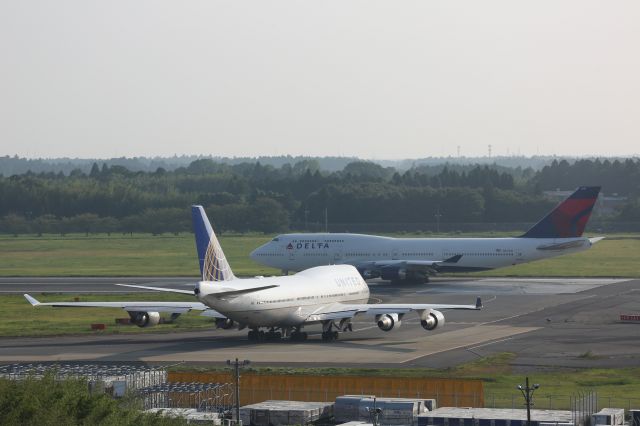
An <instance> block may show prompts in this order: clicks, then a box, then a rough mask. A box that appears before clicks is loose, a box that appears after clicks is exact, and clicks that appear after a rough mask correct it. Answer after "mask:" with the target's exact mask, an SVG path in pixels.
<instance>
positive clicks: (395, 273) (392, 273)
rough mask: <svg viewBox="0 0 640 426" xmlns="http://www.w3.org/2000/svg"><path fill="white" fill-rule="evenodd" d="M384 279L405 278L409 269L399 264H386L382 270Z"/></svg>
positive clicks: (381, 273)
mask: <svg viewBox="0 0 640 426" xmlns="http://www.w3.org/2000/svg"><path fill="white" fill-rule="evenodd" d="M380 277H381V278H382V279H383V280H404V279H406V278H407V270H406V269H403V268H398V267H397V266H385V267H384V268H382V270H381V271H380Z"/></svg>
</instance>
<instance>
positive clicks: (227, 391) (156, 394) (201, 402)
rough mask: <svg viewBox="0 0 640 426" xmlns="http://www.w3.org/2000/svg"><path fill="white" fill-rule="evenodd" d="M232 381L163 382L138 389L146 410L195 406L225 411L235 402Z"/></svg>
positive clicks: (211, 410) (213, 410) (212, 410)
mask: <svg viewBox="0 0 640 426" xmlns="http://www.w3.org/2000/svg"><path fill="white" fill-rule="evenodd" d="M233 391H234V387H233V385H232V384H231V383H196V382H192V383H176V382H173V383H162V384H158V385H154V386H149V387H145V388H142V389H138V390H137V394H138V395H139V396H140V397H141V398H142V404H143V407H144V409H145V410H149V409H153V408H195V409H196V410H198V411H204V412H217V413H223V412H225V411H228V410H230V409H231V408H232V407H233V406H234V403H235V401H234V400H235V398H234V392H233Z"/></svg>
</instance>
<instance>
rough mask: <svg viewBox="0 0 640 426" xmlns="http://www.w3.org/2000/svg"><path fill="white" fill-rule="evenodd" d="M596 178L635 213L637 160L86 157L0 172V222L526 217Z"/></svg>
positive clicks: (21, 226) (118, 225)
mask: <svg viewBox="0 0 640 426" xmlns="http://www.w3.org/2000/svg"><path fill="white" fill-rule="evenodd" d="M580 185H602V186H603V187H604V191H605V192H607V193H608V194H611V193H617V194H619V195H621V196H626V197H628V202H627V203H626V204H625V205H624V206H623V207H622V208H621V209H620V211H619V212H616V215H617V216H616V217H614V218H613V219H615V218H619V219H621V220H627V221H640V214H639V213H638V211H639V210H640V209H638V206H639V202H638V196H639V195H640V161H638V160H631V159H629V160H625V161H617V160H616V161H609V160H603V161H601V160H579V161H576V162H574V163H572V164H570V163H568V162H567V161H564V160H562V161H553V162H552V163H551V164H549V165H548V166H545V167H544V168H542V169H541V170H539V171H537V172H536V171H533V170H530V169H529V170H527V169H524V170H523V169H521V168H519V167H518V168H515V169H509V168H505V167H497V166H495V167H493V166H488V165H476V166H459V165H444V166H443V167H441V168H437V169H434V168H433V167H427V168H425V167H424V166H417V167H413V168H411V169H409V170H406V171H404V172H400V171H398V170H396V169H395V168H393V167H384V166H381V165H379V164H375V163H372V162H365V161H355V162H351V163H349V164H347V165H346V166H345V167H344V168H343V169H342V170H339V171H334V172H328V171H325V170H322V169H321V168H320V165H319V163H318V162H317V161H316V160H313V159H306V160H302V161H299V162H296V163H294V164H290V163H286V164H283V165H282V166H280V167H275V166H271V165H262V164H261V163H260V162H254V163H251V162H246V163H238V164H225V163H219V162H216V161H213V160H211V159H198V160H195V161H193V162H191V163H190V164H189V165H187V166H185V167H179V168H176V169H175V170H173V171H167V170H165V169H163V168H162V167H159V168H157V169H156V170H155V171H153V172H145V171H130V170H129V169H127V168H126V167H124V166H120V165H112V166H108V165H106V164H103V165H102V166H100V165H98V164H97V163H94V164H93V166H92V167H91V169H90V171H89V172H83V171H82V170H80V169H75V170H72V171H71V172H70V173H69V174H63V173H51V172H49V173H44V172H43V173H33V172H28V173H24V174H19V175H12V176H9V177H3V176H0V232H2V233H9V234H15V235H17V234H23V233H36V234H43V233H57V234H61V235H65V234H67V233H71V232H85V233H87V234H88V233H95V232H106V233H112V232H149V233H153V234H160V233H164V232H173V233H178V232H183V231H188V230H190V226H191V219H190V212H189V208H188V207H189V206H190V205H191V204H202V205H204V206H205V208H206V210H207V212H208V214H209V216H210V217H211V219H212V221H213V222H214V223H215V224H216V228H217V229H218V230H221V231H237V232H246V231H259V232H266V233H273V232H279V231H287V230H290V229H294V228H295V229H301V228H303V227H306V225H307V224H310V223H323V222H324V220H325V215H327V214H328V215H329V216H330V219H331V222H332V223H341V224H345V226H348V224H350V223H352V224H356V223H357V224H372V227H373V228H374V227H375V225H374V224H381V223H390V222H393V223H426V222H434V221H436V220H438V221H440V222H442V223H460V222H519V223H521V222H531V221H535V220H537V219H539V218H540V217H541V216H542V215H543V214H544V213H545V212H547V211H548V210H550V209H551V208H552V206H553V205H554V204H555V202H553V201H550V200H549V199H548V198H546V197H545V196H544V194H543V192H544V191H546V190H555V189H561V190H571V189H575V188H576V187H577V186H580Z"/></svg>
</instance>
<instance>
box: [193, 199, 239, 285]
mask: <svg viewBox="0 0 640 426" xmlns="http://www.w3.org/2000/svg"><path fill="white" fill-rule="evenodd" d="M191 217H192V219H193V232H194V233H195V234H196V249H197V250H198V261H199V263H200V276H201V277H202V280H203V281H230V280H232V279H234V278H235V276H234V275H233V272H232V271H231V267H230V266H229V263H228V262H227V259H226V258H225V256H224V252H223V251H222V247H220V243H219V242H218V239H217V238H216V234H215V233H214V232H213V228H212V227H211V224H210V223H209V219H207V214H206V213H205V212H204V209H203V208H202V206H191Z"/></svg>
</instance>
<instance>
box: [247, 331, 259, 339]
mask: <svg viewBox="0 0 640 426" xmlns="http://www.w3.org/2000/svg"><path fill="white" fill-rule="evenodd" d="M247 337H249V341H250V342H255V341H256V340H258V332H256V331H254V330H250V331H249V333H248V336H247Z"/></svg>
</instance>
